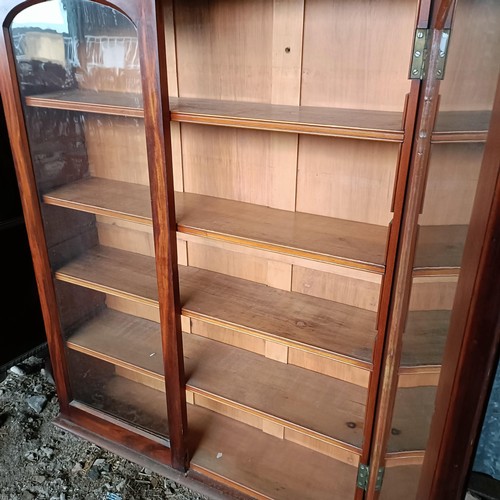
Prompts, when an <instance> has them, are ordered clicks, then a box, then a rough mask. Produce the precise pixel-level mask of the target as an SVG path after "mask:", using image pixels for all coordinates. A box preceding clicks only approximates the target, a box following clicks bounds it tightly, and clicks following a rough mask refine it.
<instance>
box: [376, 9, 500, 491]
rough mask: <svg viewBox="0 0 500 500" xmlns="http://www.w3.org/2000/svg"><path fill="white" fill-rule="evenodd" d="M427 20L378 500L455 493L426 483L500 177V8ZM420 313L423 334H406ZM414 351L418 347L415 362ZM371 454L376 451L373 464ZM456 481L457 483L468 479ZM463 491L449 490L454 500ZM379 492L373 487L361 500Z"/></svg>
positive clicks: (379, 442)
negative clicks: (428, 40)
mask: <svg viewBox="0 0 500 500" xmlns="http://www.w3.org/2000/svg"><path fill="white" fill-rule="evenodd" d="M446 7H449V11H448V14H447V15H443V12H444V13H446V9H445V8H446ZM434 14H435V15H434V21H433V27H434V28H435V29H434V32H433V40H432V46H431V48H430V55H429V67H428V70H427V72H428V73H427V76H426V79H425V82H424V90H423V95H422V97H421V110H422V112H421V114H420V117H419V123H418V125H417V137H416V139H415V146H414V157H413V160H412V166H411V171H410V183H409V187H408V195H407V207H406V209H405V213H404V216H403V217H404V222H403V229H402V239H401V250H400V256H401V257H400V260H399V262H398V267H397V272H396V281H395V286H394V289H393V309H392V312H391V318H390V323H389V330H388V340H387V342H388V344H387V347H386V353H391V354H392V355H391V356H385V359H384V368H383V378H382V384H383V385H382V386H381V387H382V390H381V393H380V397H379V417H378V418H379V420H378V421H377V424H376V433H375V449H374V455H373V456H372V460H371V463H372V465H373V467H374V468H376V469H378V467H384V466H385V472H384V482H383V485H382V488H381V491H380V498H381V499H384V500H386V499H387V500H390V499H399V498H401V497H402V496H405V498H412V499H413V498H452V497H453V498H455V494H452V493H451V491H455V490H454V486H453V487H452V486H450V488H449V489H448V490H447V488H448V487H447V486H446V485H445V484H444V483H440V482H439V478H438V477H435V480H436V483H435V484H434V487H435V488H434V490H432V494H431V492H430V491H431V490H430V487H429V485H430V483H431V482H432V475H433V474H434V468H435V467H436V455H437V454H438V453H439V452H441V451H442V450H440V449H439V446H440V444H441V436H440V434H439V432H440V431H439V430H437V429H440V428H441V426H443V425H444V424H443V422H450V421H451V420H452V419H453V418H454V417H453V416H451V415H447V411H448V407H447V404H448V402H449V400H448V398H449V393H448V391H449V388H450V385H451V384H452V381H453V379H454V377H455V372H456V371H457V370H458V368H459V364H458V360H459V358H458V353H459V352H460V346H461V345H462V343H463V342H464V339H465V338H466V334H467V325H466V321H465V319H466V318H467V316H468V314H469V312H468V311H469V308H471V307H476V306H477V307H478V308H479V309H480V307H481V306H480V305H479V306H478V305H477V304H476V305H474V306H471V305H472V304H473V300H474V298H473V295H472V288H471V287H472V283H474V280H475V279H476V274H477V273H478V263H479V256H480V253H481V248H482V245H483V241H485V243H484V244H485V245H486V246H487V245H489V243H486V240H485V231H486V228H487V223H488V217H490V208H491V204H492V200H493V196H494V187H495V185H496V179H497V177H498V174H499V170H498V169H499V164H498V152H497V154H496V163H495V159H494V158H495V156H493V157H492V156H491V154H486V152H487V151H492V150H493V149H495V147H496V143H497V141H498V137H495V135H494V134H495V130H497V129H498V123H497V121H496V122H495V121H494V120H492V121H491V123H490V119H491V117H492V110H493V107H494V103H495V95H496V96H497V97H496V99H497V104H496V105H495V106H496V111H495V112H496V113H498V91H499V87H498V82H499V80H498V78H499V71H500V62H499V61H500V48H499V47H500V29H499V26H500V8H499V6H498V4H496V3H494V2H491V1H488V0H464V1H459V2H457V4H456V5H455V3H454V2H446V1H444V2H441V3H440V4H436V6H435V13H434ZM471 19H474V23H473V24H471V22H470V20H471ZM443 21H444V23H443ZM450 28H451V34H450ZM443 47H446V48H447V51H448V54H447V62H446V67H445V68H444V69H443V68H442V67H441V66H440V65H439V60H440V59H442V58H441V57H440V51H442V50H443ZM472 54H481V56H480V57H472ZM438 71H441V73H440V74H438ZM443 72H444V76H443ZM441 79H442V81H441ZM497 120H498V118H497ZM495 127H496V128H495ZM497 151H498V148H497ZM419 152H423V154H420V155H419ZM493 154H494V153H493ZM424 259H426V260H427V261H428V264H427V265H424ZM478 286H481V285H478ZM472 314H474V313H472ZM488 314H489V313H485V316H486V317H487V316H488ZM424 317H427V318H429V321H428V322H427V328H426V329H425V330H421V331H420V333H419V334H418V335H417V336H415V335H413V334H414V332H415V331H416V330H417V329H418V328H419V324H421V322H422V319H423V318H424ZM484 334H485V335H487V334H486V332H484ZM491 335H493V333H491ZM492 347H493V346H492ZM416 350H420V351H421V352H422V357H421V358H420V359H417V358H416V356H415V352H416ZM462 355H463V356H467V355H469V356H471V357H472V356H473V355H474V353H473V352H472V351H470V352H469V353H462ZM417 370H420V372H421V375H420V377H419V384H418V386H417V387H409V386H408V385H407V384H406V380H407V379H408V377H410V376H411V374H412V373H415V372H416V371H417ZM447 419H449V420H447ZM410 425H411V427H412V434H411V436H409V438H408V437H406V438H405V436H404V432H402V428H403V426H407V427H408V426H410ZM431 426H432V427H433V428H434V433H433V435H432V436H431V437H432V439H431V440H429V435H430V429H431ZM461 432H463V433H467V432H468V430H467V429H462V431H461ZM429 450H430V455H429V457H428V456H427V453H428V452H429ZM377 453H381V454H382V455H383V457H382V459H380V461H379V457H378V456H377ZM456 458H457V460H458V461H460V460H462V459H463V460H466V457H465V456H463V457H462V456H460V457H456ZM423 464H424V465H423ZM422 471H424V474H423V475H422V478H421V472H422ZM441 472H442V471H441ZM448 474H450V472H448ZM454 482H456V483H457V484H458V483H460V482H461V484H462V485H463V478H459V477H457V478H456V481H454ZM445 483H446V482H445ZM419 484H420V486H419ZM436 485H438V486H436ZM462 488H463V486H462ZM437 491H440V492H441V493H440V494H437V493H436V492H437ZM445 491H448V493H447V494H446V493H445ZM461 493H463V492H460V493H459V491H458V490H456V495H457V496H456V498H458V495H459V494H461ZM377 494H378V493H377V492H376V488H375V484H374V483H372V485H371V489H370V491H369V495H368V496H369V497H370V498H371V496H370V495H372V496H376V495H377ZM429 495H430V496H429ZM436 495H437V496H436Z"/></svg>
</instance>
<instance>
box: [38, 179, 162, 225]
mask: <svg viewBox="0 0 500 500" xmlns="http://www.w3.org/2000/svg"><path fill="white" fill-rule="evenodd" d="M43 201H44V203H46V204H47V205H55V206H58V207H64V208H71V209H73V210H79V211H82V212H88V213H92V214H96V215H105V216H109V217H116V218H119V219H123V220H128V221H131V222H137V223H139V224H147V225H150V226H151V225H152V224H153V222H152V215H151V193H150V190H149V187H148V186H143V185H141V184H132V183H130V182H120V181H112V180H108V179H102V178H98V177H90V178H88V179H83V180H80V181H76V182H72V183H70V184H66V185H64V186H62V187H59V188H57V189H55V190H54V191H51V192H49V193H46V194H44V195H43Z"/></svg>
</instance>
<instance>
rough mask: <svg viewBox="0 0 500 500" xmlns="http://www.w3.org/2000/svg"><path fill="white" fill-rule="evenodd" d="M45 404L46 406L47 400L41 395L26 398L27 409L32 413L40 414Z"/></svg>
mask: <svg viewBox="0 0 500 500" xmlns="http://www.w3.org/2000/svg"><path fill="white" fill-rule="evenodd" d="M46 404H47V398H46V397H45V396H43V395H35V396H30V397H29V398H28V405H29V407H30V408H31V409H32V410H33V411H36V412H37V413H42V411H43V409H44V408H45V405H46Z"/></svg>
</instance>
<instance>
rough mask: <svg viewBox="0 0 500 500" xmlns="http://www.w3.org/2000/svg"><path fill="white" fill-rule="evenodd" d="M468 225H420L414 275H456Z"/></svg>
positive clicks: (458, 270)
mask: <svg viewBox="0 0 500 500" xmlns="http://www.w3.org/2000/svg"><path fill="white" fill-rule="evenodd" d="M468 230H469V226H467V225H461V226H459V225H455V226H421V227H420V228H419V235H418V240H417V249H416V255H415V266H414V271H413V275H414V276H447V275H454V276H456V275H458V274H459V272H460V264H461V262H462V255H463V251H464V245H465V239H466V237H467V232H468Z"/></svg>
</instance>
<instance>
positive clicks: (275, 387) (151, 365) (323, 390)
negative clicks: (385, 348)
mask: <svg viewBox="0 0 500 500" xmlns="http://www.w3.org/2000/svg"><path fill="white" fill-rule="evenodd" d="M183 345H184V356H185V370H186V383H187V388H188V390H189V391H192V392H195V393H196V394H201V395H203V396H206V397H208V398H209V399H212V400H215V401H216V402H219V403H221V404H222V405H224V406H225V407H227V408H228V411H230V409H233V408H234V409H237V410H241V411H244V412H246V413H248V414H250V415H254V416H257V417H260V418H263V419H264V420H267V421H271V422H274V423H278V424H280V425H283V426H284V427H286V428H288V429H292V430H297V431H299V432H301V433H304V434H306V435H310V436H312V437H318V438H320V439H322V438H326V439H327V441H328V442H331V443H334V444H335V442H336V441H340V442H342V443H348V444H350V445H352V446H358V447H359V446H361V444H362V439H363V427H364V425H363V421H364V412H365V405H366V398H367V391H366V389H363V388H360V387H358V386H353V385H352V384H349V383H346V382H342V381H339V380H337V379H334V378H331V377H327V376H325V375H320V374H317V373H314V372H311V371H308V370H305V369H302V368H297V367H295V366H291V365H286V364H284V363H280V362H277V361H273V360H269V359H266V358H264V357H263V356H259V355H256V354H253V353H249V352H247V351H244V350H242V349H237V348H235V347H230V346H227V345H225V344H221V343H220V342H216V341H213V340H208V339H205V338H202V337H198V336H195V335H189V334H185V335H184V339H183ZM68 346H69V347H70V348H71V349H74V350H76V351H79V352H82V353H84V354H87V355H90V356H93V357H95V358H98V359H102V360H104V361H107V362H110V363H112V364H114V365H116V366H120V367H122V368H125V369H129V370H131V371H133V372H134V373H138V374H145V375H149V376H151V377H153V378H156V379H157V380H158V381H159V382H160V384H161V382H162V380H163V360H162V356H161V349H162V348H161V333H160V327H159V325H158V324H157V323H154V322H152V321H148V320H144V319H141V318H137V317H135V316H131V315H129V314H123V313H121V312H117V311H113V310H109V309H108V310H104V311H102V312H101V313H100V314H99V315H98V316H97V317H95V318H93V319H92V320H90V321H89V322H87V323H86V324H85V325H83V326H82V327H80V328H79V329H78V330H77V331H76V332H75V333H74V334H72V335H71V336H70V338H69V339H68ZM351 422H355V428H351V427H349V426H348V425H347V423H351ZM350 425H351V426H352V424H350ZM328 438H332V439H328ZM348 449H350V448H349V447H348ZM350 451H353V450H352V449H350ZM354 451H355V450H354Z"/></svg>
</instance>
